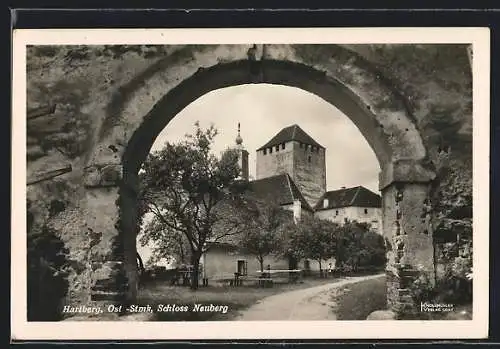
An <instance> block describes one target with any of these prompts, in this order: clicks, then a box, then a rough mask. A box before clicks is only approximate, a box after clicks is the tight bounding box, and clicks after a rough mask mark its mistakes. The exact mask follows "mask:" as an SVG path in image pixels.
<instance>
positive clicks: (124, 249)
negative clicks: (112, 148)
mask: <svg viewBox="0 0 500 349" xmlns="http://www.w3.org/2000/svg"><path fill="white" fill-rule="evenodd" d="M122 178H123V176H122V166H121V164H116V163H106V164H92V165H91V166H88V167H87V168H86V169H85V178H84V185H85V187H86V190H87V193H86V200H85V201H86V202H85V209H86V214H87V217H86V220H87V229H88V233H89V236H91V243H90V251H89V260H90V261H89V264H90V266H91V274H90V280H89V284H90V293H91V301H93V302H105V303H107V304H109V303H120V304H121V303H123V302H126V301H133V300H134V299H135V297H136V294H137V276H136V275H137V267H136V255H135V253H136V249H135V235H134V236H129V239H126V237H127V236H126V235H127V234H124V232H123V225H124V222H123V219H124V218H125V219H128V220H130V219H132V220H133V219H134V216H132V217H127V216H126V214H123V212H121V211H122V207H123V206H124V205H125V204H127V203H128V202H127V198H126V195H124V186H123V185H121V184H123V179H122ZM128 200H131V199H128ZM131 208H132V210H133V209H134V207H131ZM126 223H127V224H130V222H126ZM125 233H127V232H125ZM128 233H129V234H128V235H132V234H130V232H128ZM131 239H133V244H132V243H131V241H128V240H131Z"/></svg>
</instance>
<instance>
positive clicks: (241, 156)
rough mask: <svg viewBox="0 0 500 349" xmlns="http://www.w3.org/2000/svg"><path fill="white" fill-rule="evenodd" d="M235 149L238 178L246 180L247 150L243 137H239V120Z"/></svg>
mask: <svg viewBox="0 0 500 349" xmlns="http://www.w3.org/2000/svg"><path fill="white" fill-rule="evenodd" d="M236 150H237V151H238V165H239V167H240V176H239V179H243V180H246V181H248V152H247V151H246V150H245V148H244V147H243V138H241V134H240V123H239V122H238V135H237V136H236Z"/></svg>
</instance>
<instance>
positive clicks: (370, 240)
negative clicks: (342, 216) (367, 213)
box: [336, 221, 386, 271]
mask: <svg viewBox="0 0 500 349" xmlns="http://www.w3.org/2000/svg"><path fill="white" fill-rule="evenodd" d="M385 253H386V249H385V242H384V238H383V237H382V236H381V235H379V234H377V233H375V232H374V231H372V230H370V226H369V225H368V224H366V223H358V222H356V221H352V222H347V223H345V224H344V225H342V226H341V227H340V229H339V230H338V233H337V252H336V256H337V264H338V265H339V267H340V268H342V269H344V270H353V271H356V270H358V269H359V268H369V267H380V266H383V265H385V262H386V260H385Z"/></svg>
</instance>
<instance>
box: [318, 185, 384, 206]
mask: <svg viewBox="0 0 500 349" xmlns="http://www.w3.org/2000/svg"><path fill="white" fill-rule="evenodd" d="M324 199H328V207H323V201H324ZM349 206H356V207H381V206H382V200H381V198H380V195H378V194H375V193H374V192H372V191H370V190H368V189H366V188H365V187H362V186H358V187H353V188H345V189H344V188H343V189H339V190H333V191H328V192H326V193H325V194H324V195H323V196H322V197H321V199H320V200H319V201H318V203H317V204H316V206H315V207H314V209H315V210H317V211H320V210H328V209H332V208H339V207H349Z"/></svg>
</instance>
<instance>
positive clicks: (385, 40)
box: [11, 27, 490, 340]
mask: <svg viewBox="0 0 500 349" xmlns="http://www.w3.org/2000/svg"><path fill="white" fill-rule="evenodd" d="M255 42H258V43H262V44H270V43H277V44H284V43H295V44H340V43H346V44H347V43H349V44H370V43H377V44H412V43H413V44H436V43H446V44H454V43H455V44H468V43H470V44H472V47H473V149H474V150H473V212H474V219H473V241H474V243H473V249H474V250H473V255H474V259H473V273H474V283H473V300H474V301H473V319H472V320H469V321H462V320H456V321H455V320H450V321H391V322H387V321H253V322H251V323H249V322H248V321H220V322H218V321H209V322H125V321H123V322H106V321H96V322H71V321H61V322H28V321H27V312H26V309H27V308H26V299H27V297H26V295H27V286H26V285H27V282H26V276H27V275H26V274H27V272H26V271H27V269H26V268H27V265H26V253H27V251H26V249H27V244H26V116H25V115H26V46H27V45H71V44H73V45H75V44H78V45H103V44H108V45H111V44H129V45H133V44H138V45H139V44H164V45H174V44H249V43H255ZM12 62H13V74H12V76H13V82H12V91H13V101H12V102H13V105H12V107H13V108H12V113H13V115H12V164H11V165H12V194H11V203H12V213H11V220H12V231H11V256H12V257H11V258H12V263H11V292H12V293H11V295H12V296H11V324H12V326H11V338H12V340H137V339H140V340H199V339H203V340H231V339H242V340H244V339H259V340H262V339H479V338H487V336H488V315H489V195H490V194H489V192H490V188H489V182H490V181H489V176H490V174H489V161H490V155H489V154H490V143H489V142H490V141H489V140H490V129H489V128H490V31H489V28H472V27H463V28H460V27H440V28H431V27H428V28H410V27H408V28H253V29H229V28H220V29H19V30H14V33H13V60H12Z"/></svg>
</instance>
